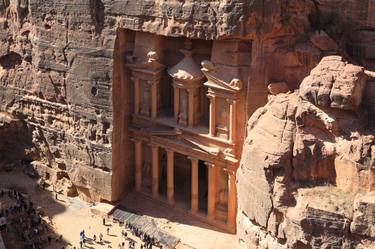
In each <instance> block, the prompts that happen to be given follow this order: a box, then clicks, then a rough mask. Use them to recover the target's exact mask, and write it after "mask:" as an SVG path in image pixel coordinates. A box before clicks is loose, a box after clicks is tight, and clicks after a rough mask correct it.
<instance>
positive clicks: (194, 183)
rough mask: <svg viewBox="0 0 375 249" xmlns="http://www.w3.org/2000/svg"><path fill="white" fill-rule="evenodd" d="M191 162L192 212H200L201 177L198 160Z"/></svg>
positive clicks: (194, 159)
mask: <svg viewBox="0 0 375 249" xmlns="http://www.w3.org/2000/svg"><path fill="white" fill-rule="evenodd" d="M189 159H190V160H191V212H192V213H193V214H196V213H197V212H198V197H199V192H198V191H199V175H198V159H196V158H189Z"/></svg>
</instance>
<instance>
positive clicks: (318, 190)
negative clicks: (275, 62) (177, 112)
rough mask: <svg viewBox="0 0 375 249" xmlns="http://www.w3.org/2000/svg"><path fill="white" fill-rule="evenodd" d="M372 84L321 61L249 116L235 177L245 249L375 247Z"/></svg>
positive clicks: (360, 73) (350, 69) (334, 62)
mask: <svg viewBox="0 0 375 249" xmlns="http://www.w3.org/2000/svg"><path fill="white" fill-rule="evenodd" d="M374 82H375V79H374V78H371V77H370V76H369V75H367V74H366V72H365V70H364V68H363V67H360V66H355V65H352V64H349V63H347V62H345V61H344V60H343V59H342V58H341V57H339V56H329V57H325V58H323V59H322V61H321V62H320V63H319V64H318V66H317V67H316V68H314V69H313V70H312V72H311V74H310V76H308V77H306V78H305V80H304V81H303V82H302V84H301V86H300V88H299V90H297V91H295V92H294V93H286V94H283V93H282V94H278V95H276V96H272V97H271V98H270V101H269V102H268V104H267V105H266V106H264V107H263V108H260V109H258V110H257V111H256V113H254V115H253V116H252V117H251V119H250V120H249V122H248V135H247V138H246V141H245V145H244V150H243V156H242V161H241V166H240V169H239V170H238V172H237V177H238V199H239V211H238V230H239V231H238V232H239V237H240V240H241V241H240V244H241V245H242V248H369V246H370V245H371V244H372V243H374V242H375V241H374V239H375V237H374V235H375V234H374V233H373V232H374V231H375V230H374V229H375V223H374V221H375V220H374V217H375V216H374V207H375V198H374V197H375V196H374V190H375V181H374V179H375V175H374V172H375V171H374V169H375V157H374V156H375V154H374V152H375V151H374V150H375V137H374V127H373V126H372V125H371V124H370V122H369V119H373V117H372V116H371V115H369V109H370V108H373V107H372V106H371V105H370V104H368V103H369V102H368V101H369V100H368V99H367V98H368V97H367V96H372V95H373V94H374V93H373V84H374ZM364 92H366V93H367V94H366V95H364Z"/></svg>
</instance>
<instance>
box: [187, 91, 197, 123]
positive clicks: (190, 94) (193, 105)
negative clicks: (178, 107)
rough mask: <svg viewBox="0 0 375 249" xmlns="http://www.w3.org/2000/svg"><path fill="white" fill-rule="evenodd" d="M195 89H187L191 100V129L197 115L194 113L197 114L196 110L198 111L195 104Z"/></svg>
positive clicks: (189, 107) (189, 113)
mask: <svg viewBox="0 0 375 249" xmlns="http://www.w3.org/2000/svg"><path fill="white" fill-rule="evenodd" d="M195 91H196V90H195V89H187V92H188V99H189V101H188V103H189V104H188V122H189V127H193V126H194V121H195V120H194V115H195V114H196V113H194V112H195V110H196V108H195V105H196V103H195V101H194V100H195V98H194V97H195V96H194V94H195Z"/></svg>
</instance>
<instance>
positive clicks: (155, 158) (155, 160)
mask: <svg viewBox="0 0 375 249" xmlns="http://www.w3.org/2000/svg"><path fill="white" fill-rule="evenodd" d="M151 151H152V166H151V167H152V169H151V178H152V195H153V196H154V197H158V196H159V147H158V146H157V145H151Z"/></svg>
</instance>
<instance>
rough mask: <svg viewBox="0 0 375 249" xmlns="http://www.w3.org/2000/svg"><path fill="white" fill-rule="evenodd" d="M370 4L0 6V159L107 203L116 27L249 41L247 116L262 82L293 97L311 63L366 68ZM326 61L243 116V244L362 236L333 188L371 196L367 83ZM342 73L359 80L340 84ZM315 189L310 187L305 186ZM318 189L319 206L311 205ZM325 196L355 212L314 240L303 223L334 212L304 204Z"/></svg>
mask: <svg viewBox="0 0 375 249" xmlns="http://www.w3.org/2000/svg"><path fill="white" fill-rule="evenodd" d="M374 8H375V3H374V1H373V0H360V1H354V0H344V1H338V0H320V1H313V0H272V1H271V0H216V1H215V0H212V1H205V0H197V1H193V0H185V1H183V0H181V1H177V0H176V1H175V0H170V1H164V0H75V1H71V0H0V66H1V67H0V110H1V111H6V112H8V113H11V114H12V115H13V116H7V117H6V118H4V121H1V122H3V124H1V125H0V138H1V143H0V149H1V153H2V155H4V154H5V153H10V154H14V155H15V157H14V158H12V159H10V161H15V160H16V159H17V160H19V159H24V158H26V159H27V160H30V161H32V164H33V165H34V166H35V168H36V169H37V170H38V172H39V174H40V175H41V176H42V177H45V178H51V179H50V180H51V181H52V182H53V183H55V184H57V181H60V180H61V181H62V182H65V181H69V182H70V183H71V184H72V185H74V186H75V188H77V190H78V192H79V193H80V194H81V195H82V196H86V197H87V198H90V199H106V200H117V199H118V198H119V197H120V195H121V193H122V192H123V191H124V190H126V187H127V186H128V184H129V182H128V179H127V175H128V171H127V170H128V169H127V166H128V164H127V163H128V162H127V161H126V158H124V157H123V154H124V153H123V151H124V149H126V146H124V147H122V145H123V144H125V142H124V141H127V139H128V137H127V134H126V133H125V132H123V130H124V129H125V128H124V127H126V123H124V119H125V118H126V115H127V114H126V113H125V111H124V110H125V109H126V108H128V104H127V100H124V99H123V96H122V95H121V94H122V93H123V91H124V89H123V88H122V87H123V86H122V81H121V77H122V73H123V72H122V71H123V70H124V68H123V67H122V66H121V65H122V64H123V63H124V61H125V57H126V55H127V53H128V52H129V50H131V48H129V44H128V43H126V42H125V43H124V44H122V43H121V37H119V35H118V34H119V32H118V31H119V30H131V31H144V32H149V33H153V34H157V35H164V36H170V37H189V38H192V39H207V40H219V39H238V40H244V41H248V42H249V43H248V44H249V46H251V51H252V53H251V58H247V60H249V61H251V66H250V67H249V68H247V70H245V71H246V72H245V74H246V75H248V79H247V81H246V82H244V83H245V84H246V86H247V87H246V89H247V102H246V105H247V106H246V107H247V111H246V114H245V115H247V117H250V116H251V115H252V114H253V112H254V111H255V110H256V109H257V108H258V107H260V106H263V105H264V104H266V102H267V94H268V89H267V85H270V88H272V87H273V86H275V85H277V86H280V85H282V86H283V87H282V88H277V89H279V90H275V88H274V90H275V91H276V92H277V91H282V92H286V91H287V90H288V89H289V90H294V89H297V88H298V87H299V85H300V83H301V82H302V80H303V78H305V77H306V76H307V75H308V74H309V72H310V70H311V69H313V68H314V67H315V66H316V65H317V64H318V62H319V60H320V58H321V57H322V56H325V55H330V54H342V55H345V56H347V57H348V58H350V59H351V60H353V61H355V62H356V63H357V64H360V65H362V66H365V67H366V68H367V69H369V70H374V69H375V63H374V61H375V60H374V59H375V54H374V51H375V50H374V45H373V44H374V41H375V32H374V31H373V28H374V27H375V15H374V14H373V13H375V12H374ZM125 40H126V39H125ZM332 60H336V61H337V63H338V65H341V67H340V68H338V69H337V70H339V72H337V73H332V74H320V69H319V70H318V69H317V70H316V71H317V72H316V74H315V73H312V75H311V76H310V79H307V80H306V82H304V84H303V86H302V87H301V91H300V93H293V94H281V95H278V96H277V97H274V98H273V99H272V100H271V102H270V103H269V104H267V105H266V107H264V108H262V109H261V110H258V111H257V112H256V113H255V114H254V115H253V117H252V118H251V119H250V121H249V134H248V140H247V142H246V145H245V147H244V154H243V160H242V162H243V163H242V165H241V169H240V170H239V187H238V188H239V203H240V206H239V208H240V209H239V224H238V229H239V235H240V240H241V241H242V242H243V243H242V244H244V243H246V244H248V245H249V246H250V245H254V244H257V243H258V242H259V241H268V242H270V243H271V242H272V243H275V244H274V245H275V247H273V244H270V245H269V248H277V247H276V246H282V245H284V247H287V246H289V245H292V244H296V245H300V244H301V243H302V244H303V243H304V244H307V243H310V242H311V243H313V244H314V243H315V244H316V245H318V244H319V243H321V244H324V243H323V242H319V241H318V242H316V239H315V238H331V237H330V236H333V235H332V234H334V233H336V232H337V233H338V234H339V235H341V233H343V232H344V230H343V229H341V228H342V226H343V224H344V223H345V222H346V221H345V220H346V219H348V220H349V221H350V222H349V223H348V222H346V223H345V227H348V226H349V225H350V228H348V229H347V230H345V231H350V236H354V237H355V239H354V240H353V241H354V242H353V243H357V242H358V241H359V240H361V239H362V238H364V240H367V239H368V238H369V237H371V231H372V230H371V229H373V228H372V227H371V226H370V225H361V224H363V223H364V220H366V219H367V217H369V216H370V214H371V212H372V211H371V210H372V209H371V208H373V203H371V200H372V199H371V198H370V197H368V195H369V194H366V193H364V194H360V195H356V196H350V195H347V194H346V193H345V192H344V193H342V192H341V191H347V189H348V188H349V189H353V192H354V191H362V192H363V191H364V190H363V189H366V188H372V187H371V186H372V183H371V182H370V181H371V180H372V178H371V174H372V173H371V172H372V171H371V170H370V168H371V167H370V166H369V165H370V164H371V162H372V161H371V160H373V155H371V153H373V149H371V146H373V138H372V135H371V134H373V133H371V132H370V128H369V127H370V126H372V125H374V124H375V121H374V120H373V119H371V118H370V117H371V115H374V113H375V105H374V96H375V93H374V89H375V84H374V83H372V81H371V80H370V81H369V80H368V79H366V80H365V78H366V77H367V76H365V75H364V73H363V70H362V69H358V67H354V66H348V65H347V64H345V63H343V62H341V59H338V58H334V59H332V58H331V59H330V60H328V61H325V62H324V63H329V61H331V62H332ZM344 64H345V65H344ZM346 67H348V68H346ZM341 71H343V72H347V73H348V75H346V74H343V73H341ZM352 74H354V76H352ZM322 75H323V76H322ZM344 76H345V77H346V78H340V77H344ZM319 77H323V78H327V79H324V80H321V81H322V85H319V84H318V85H316V84H315V82H314V81H315V80H316V79H317V78H319ZM347 78H348V79H349V80H352V81H353V82H357V81H356V79H357V78H358V85H357V84H355V85H346V84H345V83H342V84H341V83H340V82H345V81H346V80H347ZM332 79H334V82H332ZM365 81H366V83H365ZM340 84H341V85H340ZM344 86H345V87H344ZM341 87H342V89H341ZM365 87H366V88H365ZM280 89H283V90H280ZM363 89H365V90H364V95H363V96H362V95H361V94H362V93H363ZM341 90H343V91H345V92H341ZM302 97H303V98H304V99H302ZM361 103H362V104H361ZM362 106H366V108H367V110H366V111H364V110H363V107H362ZM366 112H367V113H368V115H366ZM7 115H8V114H7ZM1 119H3V118H1ZM18 124H22V125H21V127H19V128H21V129H18V128H17V129H13V128H14V126H17V127H18ZM366 125H367V126H366ZM9 127H12V129H11V131H12V132H15V133H9V132H8V131H9ZM12 134H14V135H12ZM10 137H11V138H14V137H16V138H17V139H15V140H14V141H11V143H10V142H9V140H10V139H11V138H10ZM255 138H256V139H255ZM317 138H318V139H317ZM3 141H6V142H3ZM264 143H266V144H269V145H270V146H269V147H267V148H263V147H262V146H261V145H263V144H264ZM263 150H264V151H263ZM19 151H23V152H20V153H18V152H19ZM254 151H255V152H256V153H253V152H254ZM369 155H370V156H369ZM1 159H4V157H2V158H1ZM7 160H8V159H7ZM332 165H334V167H332ZM346 165H351V166H346ZM353 165H355V167H356V168H354V166H353ZM339 168H340V169H339ZM340 174H341V176H340ZM261 176H262V177H261ZM349 177H350V179H349ZM317 182H319V184H320V185H323V186H322V187H321V188H322V190H320V188H308V187H309V186H310V185H313V186H316V185H317ZM328 183H333V184H337V187H327V186H325V185H326V184H328ZM349 183H350V184H349ZM327 188H328V190H329V191H325V190H326V189H327ZM339 189H340V190H339ZM341 189H342V190H341ZM311 191H313V192H312V193H311ZM314 191H316V192H314ZM297 192H298V193H297ZM320 193H322V195H321V196H322V198H327V201H324V200H323V201H321V202H318V203H315V204H311V199H316V196H320ZM323 193H324V194H327V196H325V195H323ZM311 196H312V197H311ZM331 196H333V197H332V198H336V197H337V201H336V200H335V199H333V201H331V202H333V203H334V205H336V206H338V208H339V209H341V208H343V209H345V210H344V211H346V210H347V209H346V207H347V206H349V207H350V209H353V210H354V211H350V210H349V211H350V212H348V213H342V214H339V215H338V216H337V217H336V216H335V217H336V218H334V219H335V220H337V222H338V223H336V221H335V222H332V224H331V225H332V231H333V232H331V230H329V231H328V234H326V235H324V236H321V235H320V234H318V235H317V236H315V235H314V236H313V235H311V234H312V233H313V232H312V231H307V230H309V229H310V230H311V229H312V228H311V226H315V224H320V225H321V226H325V225H326V224H327V223H326V221H327V222H330V219H332V217H333V216H332V215H334V213H337V212H336V211H334V212H333V211H330V209H329V208H332V206H330V207H328V208H327V209H324V208H321V207H320V206H317V205H320V204H324V203H329V202H330V200H331V199H332V198H331ZM343 196H344V197H345V198H341V197H343ZM342 199H343V200H347V201H345V203H342V205H341V201H343V200H342ZM250 200H252V201H251V202H250ZM253 200H254V202H253ZM303 203H310V204H309V207H311V208H309V209H306V206H303V205H304V204H303ZM353 203H354V204H353ZM346 204H348V205H346ZM314 205H315V206H314ZM297 207H298V208H300V212H297V211H296V212H294V210H297ZM288 210H293V211H291V212H289V211H288ZM302 211H303V212H304V213H303V212H302ZM369 212H370V213H369ZM243 214H245V215H246V217H243ZM293 215H295V216H293ZM340 215H341V216H340ZM287 217H290V218H287ZM306 217H308V218H306ZM320 217H322V219H323V220H324V219H325V220H324V221H321V219H320ZM287 222H292V225H290V226H289V225H288V223H287ZM298 222H300V223H303V224H308V225H306V226H305V225H303V226H302V225H298ZM316 222H317V223H316ZM356 222H357V223H356ZM366 222H367V221H366ZM372 222H373V221H372ZM368 223H369V222H368ZM293 224H297V225H295V228H293ZM311 224H313V225H311ZM348 224H349V225H348ZM356 224H357V225H356ZM369 224H371V223H369ZM284 225H285V227H287V228H288V229H290V230H289V231H287V229H284V228H283V227H284ZM331 225H330V226H331ZM318 227H319V226H318ZM338 228H340V229H341V230H340V229H338ZM301 229H302V230H301ZM303 229H305V230H303ZM306 229H307V230H306ZM318 230H319V229H318ZM337 230H340V231H339V232H340V233H339V232H338V231H337ZM245 231H246V232H247V235H246V233H245ZM314 232H315V230H314ZM318 232H319V231H318ZM255 233H256V234H257V235H256V236H255V235H254V234H255ZM291 234H293V236H294V237H295V238H296V239H295V242H293V241H290V238H291ZM297 234H299V235H300V236H297ZM253 235H254V236H253ZM262 236H264V237H267V236H268V237H270V240H263V237H262ZM348 236H349V235H345V236H343V237H345V238H349V237H348ZM313 238H314V239H313ZM333 238H339V236H338V235H334V236H333ZM251 239H253V241H252V240H251ZM327 240H328V239H327ZM257 241H258V242H257ZM335 241H336V239H335ZM350 241H351V240H350ZM336 242H337V243H336ZM336 242H333V243H336V244H337V245H341V244H342V243H341V242H342V241H336ZM259 243H260V242H259ZM259 243H258V244H259ZM262 243H263V242H262ZM340 243H341V244H340ZM336 244H335V245H336ZM250 248H251V247H250Z"/></svg>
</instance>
